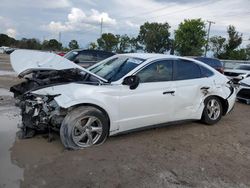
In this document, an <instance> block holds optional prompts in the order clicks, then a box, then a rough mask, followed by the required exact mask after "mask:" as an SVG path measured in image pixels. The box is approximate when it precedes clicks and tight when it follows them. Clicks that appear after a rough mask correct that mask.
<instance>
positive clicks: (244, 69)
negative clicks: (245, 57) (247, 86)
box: [224, 64, 250, 83]
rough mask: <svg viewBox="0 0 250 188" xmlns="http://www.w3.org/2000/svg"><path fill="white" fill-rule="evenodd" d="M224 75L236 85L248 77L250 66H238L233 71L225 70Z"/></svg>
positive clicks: (249, 75)
mask: <svg viewBox="0 0 250 188" xmlns="http://www.w3.org/2000/svg"><path fill="white" fill-rule="evenodd" d="M224 74H225V75H226V76H228V77H229V78H231V79H232V81H233V82H235V83H238V82H239V81H240V80H242V79H244V78H247V77H250V64H240V65H237V66H236V67H235V68H234V69H226V70H225V71H224Z"/></svg>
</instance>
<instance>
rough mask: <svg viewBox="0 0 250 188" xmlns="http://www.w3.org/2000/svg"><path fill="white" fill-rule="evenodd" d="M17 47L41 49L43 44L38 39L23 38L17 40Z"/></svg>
mask: <svg viewBox="0 0 250 188" xmlns="http://www.w3.org/2000/svg"><path fill="white" fill-rule="evenodd" d="M16 47H17V48H24V49H32V50H40V49H41V48H42V45H41V43H40V41H39V40H38V39H35V38H32V39H26V38H22V39H21V40H18V41H17V44H16Z"/></svg>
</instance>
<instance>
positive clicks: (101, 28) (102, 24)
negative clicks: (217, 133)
mask: <svg viewBox="0 0 250 188" xmlns="http://www.w3.org/2000/svg"><path fill="white" fill-rule="evenodd" d="M102 25H103V18H101V33H100V34H101V37H102Z"/></svg>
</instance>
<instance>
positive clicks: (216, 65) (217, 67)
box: [194, 57, 224, 74]
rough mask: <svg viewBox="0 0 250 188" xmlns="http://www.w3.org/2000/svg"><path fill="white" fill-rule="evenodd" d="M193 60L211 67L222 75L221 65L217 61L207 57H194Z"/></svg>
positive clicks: (222, 68)
mask: <svg viewBox="0 0 250 188" xmlns="http://www.w3.org/2000/svg"><path fill="white" fill-rule="evenodd" d="M194 59H196V60H198V61H201V62H203V63H205V64H207V65H209V66H211V67H213V68H214V69H215V70H217V71H219V72H220V73H222V74H223V73H224V66H223V63H222V62H221V61H220V60H219V59H216V58H209V57H194Z"/></svg>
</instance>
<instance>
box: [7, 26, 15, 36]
mask: <svg viewBox="0 0 250 188" xmlns="http://www.w3.org/2000/svg"><path fill="white" fill-rule="evenodd" d="M6 34H7V35H8V36H9V37H12V38H15V37H16V34H17V31H16V30H15V29H13V28H8V29H7V30H6Z"/></svg>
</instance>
